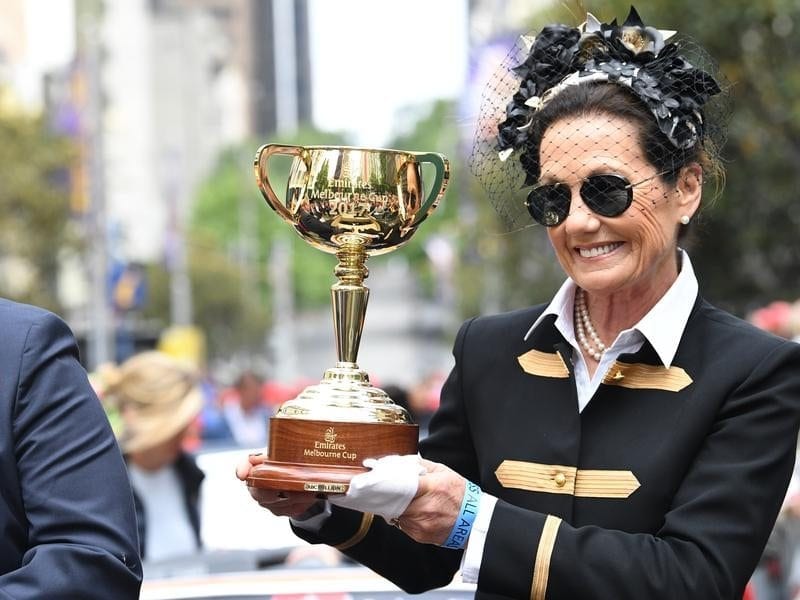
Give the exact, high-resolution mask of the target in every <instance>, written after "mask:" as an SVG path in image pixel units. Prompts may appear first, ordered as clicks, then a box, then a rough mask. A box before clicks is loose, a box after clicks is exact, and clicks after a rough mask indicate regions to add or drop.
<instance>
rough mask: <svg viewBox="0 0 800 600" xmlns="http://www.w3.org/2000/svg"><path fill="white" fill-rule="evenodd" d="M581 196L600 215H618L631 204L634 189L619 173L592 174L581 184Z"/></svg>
mask: <svg viewBox="0 0 800 600" xmlns="http://www.w3.org/2000/svg"><path fill="white" fill-rule="evenodd" d="M581 198H583V201H584V202H585V203H586V206H588V207H589V208H590V209H592V210H593V211H594V212H596V213H597V214H598V215H602V216H604V217H616V216H618V215H621V214H622V213H624V212H625V211H626V210H627V209H628V207H629V206H630V205H631V201H632V200H633V190H632V189H631V185H630V183H629V182H628V180H627V179H625V178H624V177H621V176H619V175H592V176H591V177H589V178H587V179H586V181H584V182H583V185H582V186H581Z"/></svg>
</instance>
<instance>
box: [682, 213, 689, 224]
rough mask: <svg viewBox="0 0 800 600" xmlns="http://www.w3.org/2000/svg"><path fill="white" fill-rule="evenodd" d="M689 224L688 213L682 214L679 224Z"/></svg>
mask: <svg viewBox="0 0 800 600" xmlns="http://www.w3.org/2000/svg"><path fill="white" fill-rule="evenodd" d="M688 224H689V215H683V216H682V217H681V225H688Z"/></svg>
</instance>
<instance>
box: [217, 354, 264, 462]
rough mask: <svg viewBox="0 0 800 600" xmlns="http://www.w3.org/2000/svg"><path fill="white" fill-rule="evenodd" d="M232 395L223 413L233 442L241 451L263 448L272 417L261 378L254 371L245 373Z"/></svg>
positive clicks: (227, 400) (228, 398) (240, 377)
mask: <svg viewBox="0 0 800 600" xmlns="http://www.w3.org/2000/svg"><path fill="white" fill-rule="evenodd" d="M231 392H232V393H231V394H230V395H229V396H228V397H226V398H225V399H224V401H223V404H222V411H223V415H224V416H225V422H226V423H227V425H228V429H230V432H231V434H232V436H233V439H234V441H235V442H236V444H237V445H238V446H239V447H241V448H263V447H264V446H266V445H267V434H268V426H269V417H270V414H272V413H271V411H270V409H269V408H268V407H267V405H266V404H265V401H264V379H263V378H262V377H261V375H259V374H258V373H256V372H255V371H252V370H250V369H247V370H244V371H242V372H241V373H240V374H239V376H238V377H237V378H236V381H235V382H234V385H233V389H232V390H231Z"/></svg>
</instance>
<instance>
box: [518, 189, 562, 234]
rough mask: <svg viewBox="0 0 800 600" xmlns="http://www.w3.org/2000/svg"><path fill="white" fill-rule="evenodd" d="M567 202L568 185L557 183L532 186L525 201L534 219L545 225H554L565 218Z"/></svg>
mask: <svg viewBox="0 0 800 600" xmlns="http://www.w3.org/2000/svg"><path fill="white" fill-rule="evenodd" d="M569 203H570V191H569V187H568V186H566V185H562V184H559V183H554V184H549V185H540V186H538V187H535V188H533V189H532V190H531V191H530V193H529V194H528V199H527V200H526V201H525V204H526V205H527V207H528V212H529V213H531V216H532V217H533V219H534V221H536V222H537V223H539V224H540V225H544V226H545V227H555V226H556V225H558V224H560V223H561V222H562V221H563V220H564V219H566V218H567V214H568V213H569Z"/></svg>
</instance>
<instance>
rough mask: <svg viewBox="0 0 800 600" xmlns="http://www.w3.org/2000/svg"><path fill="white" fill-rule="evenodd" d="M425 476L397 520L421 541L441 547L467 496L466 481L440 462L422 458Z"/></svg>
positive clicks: (397, 523)
mask: <svg viewBox="0 0 800 600" xmlns="http://www.w3.org/2000/svg"><path fill="white" fill-rule="evenodd" d="M421 462H422V465H423V466H424V467H425V470H426V473H425V475H421V476H420V478H419V487H418V488H417V494H416V496H414V499H413V500H412V501H411V504H409V505H408V508H407V509H406V511H405V512H404V513H403V514H402V515H400V517H399V518H398V519H396V520H395V521H394V523H395V524H396V525H397V527H399V528H400V530H402V531H403V533H405V534H406V535H408V536H409V537H411V538H413V539H414V540H416V541H418V542H422V543H425V544H436V545H437V546H441V545H442V544H444V542H445V541H446V540H447V538H448V536H449V535H450V531H452V529H453V525H454V524H455V522H456V518H457V517H458V514H459V512H460V510H461V501H462V500H463V499H464V492H465V490H466V480H465V479H464V478H463V477H462V476H461V475H459V474H458V473H456V472H455V471H453V470H452V469H450V468H449V467H446V466H444V465H442V464H439V463H434V462H431V461H429V460H425V459H422V460H421Z"/></svg>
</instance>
